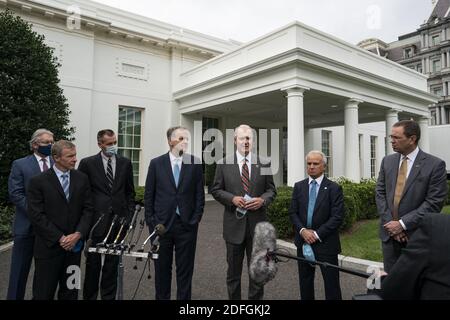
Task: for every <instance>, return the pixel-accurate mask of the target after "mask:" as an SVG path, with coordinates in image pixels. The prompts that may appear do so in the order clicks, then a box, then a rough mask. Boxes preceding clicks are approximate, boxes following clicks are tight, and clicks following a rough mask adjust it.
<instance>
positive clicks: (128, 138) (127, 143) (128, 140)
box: [125, 134, 133, 148]
mask: <svg viewBox="0 0 450 320" xmlns="http://www.w3.org/2000/svg"><path fill="white" fill-rule="evenodd" d="M132 146H133V136H132V135H128V134H127V135H125V147H126V148H130V147H132Z"/></svg>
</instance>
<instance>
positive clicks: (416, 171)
mask: <svg viewBox="0 0 450 320" xmlns="http://www.w3.org/2000/svg"><path fill="white" fill-rule="evenodd" d="M426 158H427V157H426V155H425V154H424V153H423V151H422V150H419V153H418V154H417V157H416V159H415V160H414V163H413V164H412V168H411V171H410V173H409V176H408V179H406V185H405V188H404V189H403V194H402V198H403V196H404V195H405V194H406V192H408V189H409V187H411V185H412V183H413V182H414V180H415V179H416V178H417V175H418V174H419V172H420V169H421V167H422V163H423V161H424V160H425V159H426Z"/></svg>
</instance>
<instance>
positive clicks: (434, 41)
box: [431, 34, 441, 46]
mask: <svg viewBox="0 0 450 320" xmlns="http://www.w3.org/2000/svg"><path fill="white" fill-rule="evenodd" d="M439 43H441V38H440V36H439V35H438V34H436V35H434V36H431V44H432V45H433V46H437V45H439Z"/></svg>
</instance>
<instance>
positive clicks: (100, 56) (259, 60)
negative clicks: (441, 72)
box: [0, 0, 436, 185]
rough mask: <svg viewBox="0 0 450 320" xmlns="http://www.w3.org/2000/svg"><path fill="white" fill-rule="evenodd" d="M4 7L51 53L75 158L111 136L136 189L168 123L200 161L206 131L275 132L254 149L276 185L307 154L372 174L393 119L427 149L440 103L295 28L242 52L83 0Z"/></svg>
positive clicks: (382, 66)
mask: <svg viewBox="0 0 450 320" xmlns="http://www.w3.org/2000/svg"><path fill="white" fill-rule="evenodd" d="M74 4H75V5H76V6H74ZM6 7H8V8H10V9H12V10H13V11H14V13H15V14H17V15H19V16H21V17H22V18H23V19H24V20H26V21H28V22H30V23H32V24H33V30H35V31H36V32H37V33H39V34H43V35H44V36H45V39H46V40H45V41H46V43H47V44H48V45H49V46H51V47H52V48H54V49H55V50H54V54H55V55H56V56H57V57H58V59H59V61H60V63H61V68H60V74H59V75H60V79H61V83H60V84H61V87H62V88H63V90H64V95H65V96H66V98H67V99H68V103H69V106H70V110H71V115H70V120H71V124H72V125H73V126H74V127H75V128H76V132H75V139H76V140H75V143H76V144H77V149H78V157H79V158H80V159H81V158H83V157H85V156H89V155H92V154H94V153H96V152H98V147H97V143H96V133H97V131H98V130H100V129H104V128H111V129H113V130H115V131H116V132H117V134H118V137H119V149H120V150H121V153H123V154H124V155H126V156H127V157H130V158H131V160H132V162H133V167H134V171H135V183H136V184H139V185H144V183H145V177H146V174H147V167H148V164H149V162H150V160H151V159H152V158H154V157H156V156H158V155H160V154H162V153H164V152H167V150H168V146H167V141H166V137H165V132H166V130H167V128H168V127H170V126H174V125H184V126H186V127H188V128H189V129H190V131H191V134H192V151H193V152H194V153H195V154H197V155H198V156H201V153H202V150H203V147H204V146H205V142H203V141H202V136H203V132H204V130H205V129H207V128H218V129H220V130H221V131H222V132H223V134H224V139H225V141H222V143H225V144H223V145H224V146H225V145H226V144H227V143H228V145H229V144H230V142H232V138H230V137H226V134H225V132H226V129H232V128H234V127H236V126H237V125H239V124H241V123H247V124H249V125H250V126H252V127H254V128H256V129H269V130H270V129H272V130H277V132H278V133H279V135H278V136H276V139H277V140H278V141H277V144H275V147H272V146H271V143H272V141H271V140H273V137H272V138H271V139H269V143H267V144H265V143H264V144H261V145H259V146H258V150H259V151H260V152H262V153H263V154H267V155H269V156H271V157H272V158H273V157H275V156H277V157H278V158H279V165H277V168H276V169H277V170H275V171H276V174H275V181H276V184H277V185H281V184H288V185H293V183H295V182H296V181H298V180H300V179H303V178H304V177H305V160H304V156H305V154H306V153H307V152H308V151H309V150H312V149H315V150H322V151H324V152H325V153H326V155H327V156H328V157H329V162H330V166H329V169H328V170H329V172H328V174H329V176H331V177H339V176H346V177H348V178H349V179H352V180H355V181H358V180H359V179H360V178H370V177H376V176H377V174H378V170H379V165H380V163H381V160H382V158H383V156H384V155H385V154H386V152H392V150H391V149H390V148H389V146H388V145H387V144H386V136H387V135H389V132H390V127H391V125H392V124H393V123H394V122H396V121H397V120H398V119H410V118H414V119H416V120H417V121H419V122H420V124H421V128H422V130H423V138H422V140H421V143H422V144H421V147H422V148H423V149H424V150H428V149H429V147H430V142H429V140H428V135H429V133H428V126H427V124H428V119H429V116H428V114H429V111H428V106H429V105H430V104H432V103H435V102H436V97H435V96H434V95H431V94H429V93H428V92H427V79H426V76H424V75H422V74H419V73H417V72H415V71H412V70H410V69H408V68H406V67H403V66H401V65H398V64H396V63H394V62H391V61H389V60H386V59H383V58H381V57H379V56H376V55H375V54H372V53H370V52H368V51H366V50H363V49H361V48H358V47H356V46H354V45H351V44H349V43H346V42H344V41H342V40H340V39H337V38H335V37H333V36H330V35H328V34H325V33H323V32H321V31H318V30H315V29H313V28H311V27H308V26H306V25H304V24H302V23H299V22H293V23H290V24H289V25H287V26H285V27H283V28H280V29H278V30H275V31H273V32H271V33H270V34H268V35H265V36H263V37H260V38H258V39H256V40H254V41H251V42H249V43H245V44H240V43H237V42H235V41H224V40H221V39H217V38H214V37H211V36H208V35H204V34H200V33H197V32H194V31H190V30H186V29H183V28H181V27H177V26H173V25H169V24H166V23H163V22H159V21H155V20H152V19H149V18H145V17H142V16H138V15H135V14H131V13H127V12H124V11H121V10H118V9H115V8H111V7H108V6H104V5H101V4H97V3H94V2H90V1H87V0H79V1H75V2H74V1H66V0H48V1H26V0H24V1H19V0H2V1H0V10H4V9H5V8H6ZM78 19H79V20H78ZM77 23H78V24H79V25H77ZM196 121H198V122H196ZM199 124H200V125H199ZM274 132H275V131H274ZM269 135H270V131H269ZM260 141H261V139H260ZM271 149H274V150H271ZM224 151H225V153H228V152H230V150H229V149H226V150H224ZM273 162H276V161H273Z"/></svg>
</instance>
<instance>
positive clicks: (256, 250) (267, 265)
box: [249, 222, 278, 284]
mask: <svg viewBox="0 0 450 320" xmlns="http://www.w3.org/2000/svg"><path fill="white" fill-rule="evenodd" d="M276 239H277V236H276V232H275V228H274V226H273V225H271V224H270V223H269V222H259V223H258V224H257V225H256V227H255V233H254V236H253V249H252V256H251V259H250V267H249V274H250V278H251V279H252V280H253V281H255V282H256V283H259V284H266V283H267V282H269V281H270V280H272V279H273V278H275V275H276V273H277V271H278V267H277V265H276V261H275V260H274V259H272V258H271V256H270V255H269V254H268V253H269V252H273V251H274V250H275V249H276Z"/></svg>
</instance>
